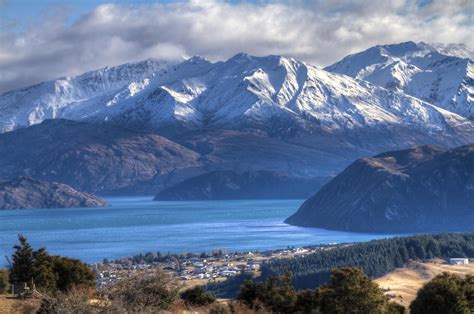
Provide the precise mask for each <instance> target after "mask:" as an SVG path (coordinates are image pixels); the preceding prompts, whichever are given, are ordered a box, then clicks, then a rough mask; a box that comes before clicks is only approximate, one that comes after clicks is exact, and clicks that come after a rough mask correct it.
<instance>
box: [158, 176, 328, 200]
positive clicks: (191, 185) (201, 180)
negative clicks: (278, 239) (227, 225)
mask: <svg viewBox="0 0 474 314" xmlns="http://www.w3.org/2000/svg"><path fill="white" fill-rule="evenodd" d="M326 180H327V179H326V178H313V179H310V178H302V177H289V176H287V175H285V174H282V173H278V172H271V171H255V172H244V173H237V172H234V171H228V170H227V171H225V170H221V171H214V172H210V173H206V174H203V175H200V176H197V177H193V178H190V179H187V180H185V181H183V182H180V183H178V184H176V185H173V186H171V187H169V188H166V189H164V190H162V191H160V192H159V193H158V195H156V197H155V201H170V200H173V201H177V200H223V199H280V198H282V199H284V198H306V197H308V196H309V195H311V193H312V192H313V191H314V190H318V189H319V188H320V187H321V186H322V184H323V183H324V182H325V181H326Z"/></svg>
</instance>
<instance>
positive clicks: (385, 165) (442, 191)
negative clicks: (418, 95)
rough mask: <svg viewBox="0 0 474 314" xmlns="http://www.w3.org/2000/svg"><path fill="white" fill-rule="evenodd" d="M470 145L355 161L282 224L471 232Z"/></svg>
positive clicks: (473, 181) (473, 178)
mask: <svg viewBox="0 0 474 314" xmlns="http://www.w3.org/2000/svg"><path fill="white" fill-rule="evenodd" d="M473 221H474V145H467V146H462V147H459V148H455V149H451V150H446V149H441V148H438V147H433V146H420V147H417V148H414V149H408V150H402V151H394V152H388V153H384V154H380V155H377V156H374V157H372V158H363V159H359V160H357V161H356V162H354V163H353V164H351V165H350V166H349V167H347V168H346V169H345V170H344V171H343V172H342V173H341V174H339V175H338V176H337V177H335V178H334V179H333V180H331V181H330V182H329V183H328V184H326V185H325V186H324V187H323V188H322V189H321V190H320V191H319V192H318V193H316V195H314V196H313V197H312V198H310V199H308V200H307V201H306V202H305V203H304V204H303V205H302V206H301V207H300V209H299V210H298V212H297V213H296V214H294V215H293V216H291V217H289V218H288V219H287V220H286V222H287V223H290V224H294V225H299V226H311V227H321V228H327V229H336V230H347V231H360V232H429V231H462V230H466V231H468V230H469V231H472V230H474V224H473Z"/></svg>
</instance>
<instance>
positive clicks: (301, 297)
mask: <svg viewBox="0 0 474 314" xmlns="http://www.w3.org/2000/svg"><path fill="white" fill-rule="evenodd" d="M465 236H466V235H459V237H461V238H463V237H465ZM19 239H20V244H19V245H16V246H15V252H14V254H13V256H12V266H11V267H10V269H8V270H2V271H0V289H3V290H2V293H4V292H5V291H7V290H8V289H9V287H10V286H11V285H12V284H13V285H17V284H18V283H19V281H23V280H25V282H28V281H29V282H30V283H31V284H32V285H33V284H34V286H35V289H37V290H38V295H37V296H36V298H37V302H36V306H32V305H31V302H29V303H19V304H25V308H23V309H21V308H18V309H17V310H18V311H19V312H28V313H158V312H163V311H168V312H173V313H174V312H183V311H185V310H192V311H193V312H196V313H341V314H342V313H368V314H371V313H374V314H376V313H377V314H378V313H394V314H395V313H405V312H406V311H407V309H406V308H404V307H403V306H401V305H399V304H395V303H393V302H390V301H389V299H388V298H387V297H386V296H385V295H384V293H383V291H382V290H381V289H380V287H379V286H378V285H377V284H376V283H375V282H374V281H372V280H371V279H370V277H369V276H368V275H367V274H365V273H364V271H363V270H361V269H358V268H354V267H339V268H333V269H332V270H331V273H330V278H329V280H328V281H327V282H326V283H325V284H323V285H320V286H319V287H318V288H317V289H306V290H301V289H297V288H295V286H294V284H293V283H294V278H292V276H293V274H292V273H291V270H290V271H286V272H285V273H284V274H283V275H277V276H273V275H270V276H267V278H266V279H265V280H262V279H261V278H260V280H255V279H253V278H252V277H251V276H248V277H246V280H244V281H243V282H242V284H241V285H240V287H239V288H238V294H237V297H236V298H235V300H230V301H225V302H223V301H217V300H216V297H215V295H214V294H212V293H211V292H209V291H207V290H206V289H204V288H203V287H200V286H196V287H192V288H189V289H187V290H184V291H183V289H182V287H181V286H180V284H179V283H178V281H177V280H176V278H175V277H174V276H172V275H171V274H169V273H166V272H164V271H163V270H159V269H158V270H156V269H155V270H152V271H144V272H139V273H134V274H130V275H129V276H127V277H124V278H121V279H120V280H119V281H118V282H117V283H116V284H114V285H113V286H111V287H108V288H107V289H106V291H96V290H95V288H94V277H93V275H94V274H93V273H92V271H91V270H90V269H89V268H88V267H87V265H85V264H83V263H81V262H79V261H78V260H74V259H69V258H66V257H59V256H50V255H49V254H48V253H47V251H46V250H45V249H39V250H34V249H33V248H32V247H31V246H30V245H29V244H28V241H27V240H26V238H24V237H22V236H20V238H19ZM442 239H444V240H446V235H443V236H442ZM453 239H454V238H452V239H451V240H453ZM454 242H455V243H458V244H459V245H460V246H459V247H457V248H455V249H456V250H459V249H461V248H464V245H463V244H462V243H463V241H459V238H458V240H457V241H454ZM430 243H432V242H430ZM440 243H444V242H440ZM334 250H336V249H334ZM456 254H459V253H456ZM299 259H302V258H299ZM314 285H316V283H315V284H314ZM409 309H410V311H411V313H415V314H418V313H420V314H421V313H433V314H437V313H448V314H449V313H466V314H467V313H472V312H473V311H474V276H472V275H467V276H466V277H461V276H458V275H453V274H448V273H443V274H441V275H438V276H436V277H435V278H434V279H433V280H431V281H430V282H428V283H427V284H426V285H425V286H424V287H423V288H422V289H420V291H419V292H418V295H417V297H416V298H415V300H414V301H413V302H412V304H411V305H410V308H409Z"/></svg>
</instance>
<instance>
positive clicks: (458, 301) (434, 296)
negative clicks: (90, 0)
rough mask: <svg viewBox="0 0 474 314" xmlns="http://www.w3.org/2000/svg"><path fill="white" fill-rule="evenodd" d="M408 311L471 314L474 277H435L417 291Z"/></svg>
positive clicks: (473, 309) (473, 303)
mask: <svg viewBox="0 0 474 314" xmlns="http://www.w3.org/2000/svg"><path fill="white" fill-rule="evenodd" d="M410 311H411V313H413V314H418V313H420V314H421V313H430V314H437V313H440V314H441V313H462V314H464V313H466V314H469V313H473V312H474V276H466V278H464V279H463V278H461V277H460V276H458V275H455V274H450V273H442V274H440V275H438V276H436V277H435V278H433V279H432V280H431V281H429V282H428V283H427V284H425V285H424V286H423V287H422V288H421V289H420V290H419V291H418V293H417V295H416V298H415V300H413V302H412V303H411V305H410Z"/></svg>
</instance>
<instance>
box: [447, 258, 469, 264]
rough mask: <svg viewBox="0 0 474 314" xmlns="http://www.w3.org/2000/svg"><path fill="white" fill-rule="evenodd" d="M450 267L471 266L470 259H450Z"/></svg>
mask: <svg viewBox="0 0 474 314" xmlns="http://www.w3.org/2000/svg"><path fill="white" fill-rule="evenodd" d="M449 264H450V265H466V264H469V259H468V258H450V259H449Z"/></svg>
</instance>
